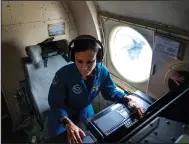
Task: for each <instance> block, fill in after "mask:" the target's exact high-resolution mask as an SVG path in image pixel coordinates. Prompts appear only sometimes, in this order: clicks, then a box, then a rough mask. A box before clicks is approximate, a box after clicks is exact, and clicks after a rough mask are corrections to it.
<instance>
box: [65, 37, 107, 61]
mask: <svg viewBox="0 0 189 144" xmlns="http://www.w3.org/2000/svg"><path fill="white" fill-rule="evenodd" d="M79 40H93V41H94V42H96V43H97V44H98V45H99V46H100V48H98V52H97V58H96V59H97V62H98V63H100V62H101V63H102V62H103V59H104V47H103V45H102V43H101V42H100V41H99V40H97V39H96V38H95V37H93V36H91V35H80V36H78V37H76V38H75V39H73V40H72V41H71V42H70V43H69V45H68V48H69V53H68V56H69V58H70V60H71V61H73V62H74V61H75V56H74V53H73V49H75V47H74V46H73V47H72V45H73V44H74V42H75V41H79Z"/></svg>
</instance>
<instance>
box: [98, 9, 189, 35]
mask: <svg viewBox="0 0 189 144" xmlns="http://www.w3.org/2000/svg"><path fill="white" fill-rule="evenodd" d="M98 14H99V16H101V17H105V18H111V19H115V20H117V21H119V22H121V21H124V22H129V23H132V24H133V25H136V26H140V27H143V28H146V29H152V28H154V29H155V31H157V30H160V31H165V32H169V33H173V34H178V35H181V36H186V37H188V38H189V31H186V30H182V29H180V28H176V27H172V26H169V25H165V24H161V23H155V22H152V21H148V20H143V19H138V18H132V17H128V16H121V15H117V14H113V13H110V12H106V11H99V12H98Z"/></svg>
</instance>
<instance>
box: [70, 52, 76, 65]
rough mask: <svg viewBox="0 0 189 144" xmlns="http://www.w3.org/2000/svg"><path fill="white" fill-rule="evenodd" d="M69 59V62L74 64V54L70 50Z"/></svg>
mask: <svg viewBox="0 0 189 144" xmlns="http://www.w3.org/2000/svg"><path fill="white" fill-rule="evenodd" d="M70 59H71V61H73V62H75V56H74V52H73V51H72V50H71V52H70Z"/></svg>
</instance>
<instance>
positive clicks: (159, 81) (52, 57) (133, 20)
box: [1, 0, 189, 144]
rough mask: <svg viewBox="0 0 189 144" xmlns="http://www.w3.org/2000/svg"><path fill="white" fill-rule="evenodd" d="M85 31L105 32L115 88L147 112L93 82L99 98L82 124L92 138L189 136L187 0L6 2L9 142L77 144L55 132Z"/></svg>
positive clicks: (4, 80)
mask: <svg viewBox="0 0 189 144" xmlns="http://www.w3.org/2000/svg"><path fill="white" fill-rule="evenodd" d="M80 35H89V36H93V37H95V42H97V41H98V42H97V43H98V45H99V46H100V47H101V48H100V52H101V57H100V58H101V59H100V62H99V66H101V67H106V68H107V71H108V74H109V76H110V78H111V80H112V82H113V83H114V84H115V86H116V87H115V89H114V90H116V91H119V92H120V93H122V94H124V95H125V97H124V98H126V99H129V100H132V101H134V102H135V103H137V104H138V105H139V106H140V108H142V109H143V113H142V114H139V113H138V112H137V108H136V106H132V105H130V103H129V102H130V101H129V102H125V101H124V102H122V101H111V100H109V99H108V98H107V95H110V94H111V92H112V91H111V89H108V86H107V87H106V88H107V90H108V91H107V95H106V94H105V95H103V92H102V91H101V90H102V89H101V88H99V87H98V86H96V87H95V85H92V90H93V89H97V90H98V92H99V93H97V94H96V95H95V97H94V98H93V99H92V101H90V102H91V103H90V104H91V105H92V107H93V109H94V115H92V116H89V117H87V118H86V119H85V120H82V121H80V122H79V123H77V124H75V126H76V127H78V128H80V129H81V130H83V131H84V133H85V136H83V137H81V139H82V143H128V144H130V143H189V1H187V0H177V1H174V0H169V1H2V2H1V142H2V143H39V144H42V143H49V144H50V143H68V138H69V133H68V129H67V130H66V131H64V132H61V133H59V134H57V135H55V136H50V135H49V132H50V131H51V129H49V128H48V122H49V121H50V120H49V114H50V109H51V108H50V104H49V93H50V88H51V86H52V85H53V84H54V85H56V84H57V83H58V82H60V81H59V78H58V77H56V74H57V71H58V70H60V69H62V68H65V67H69V66H70V65H74V66H75V64H74V62H75V63H76V61H73V60H72V57H71V56H70V53H71V44H72V42H73V41H72V40H77V39H76V37H78V36H80ZM87 39H89V40H91V39H90V38H85V40H87ZM92 40H93V41H94V39H92ZM73 45H76V44H75V43H74V44H73ZM73 47H74V46H73ZM76 53H77V52H76ZM76 53H75V55H76ZM82 58H83V57H82ZM84 58H85V57H84ZM95 58H96V57H95ZM97 58H98V57H97ZM65 69H66V68H65ZM95 70H96V69H95ZM65 71H66V70H65ZM94 72H96V71H94ZM97 72H98V71H97ZM100 72H101V71H99V73H100ZM99 75H100V74H99ZM63 77H64V78H65V79H66V80H67V81H69V82H70V81H75V80H76V77H75V75H74V74H73V75H72V73H69V72H67V73H65V74H64V75H63ZM65 79H63V78H62V79H61V81H62V83H63V84H64V80H65ZM66 80H65V81H66ZM65 83H66V82H65ZM63 86H65V85H63ZM63 86H62V87H63ZM100 86H101V85H100ZM72 91H73V92H74V93H75V94H80V93H81V92H82V87H81V86H80V85H79V84H76V85H74V86H73V87H72ZM94 91H95V90H94ZM60 93H61V92H60ZM67 96H69V95H67ZM65 97H66V95H65ZM52 98H53V96H52ZM68 99H69V98H68ZM76 99H78V101H76V103H75V104H77V105H79V104H81V103H83V100H82V99H79V98H76ZM58 100H59V102H60V101H61V100H60V99H58ZM61 102H62V101H61ZM61 102H60V103H61ZM57 107H58V106H57ZM76 110H77V109H76ZM67 117H68V118H69V115H68V116H67ZM55 120H57V122H58V121H59V120H60V119H59V118H57V119H55ZM61 122H62V121H61ZM66 122H67V121H66ZM49 123H50V122H49ZM61 124H62V128H63V125H64V124H63V122H62V123H61ZM66 124H67V123H66ZM66 124H65V128H67V127H66ZM70 143H74V141H73V142H70ZM75 143H77V142H76V141H75Z"/></svg>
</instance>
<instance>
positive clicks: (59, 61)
mask: <svg viewBox="0 0 189 144" xmlns="http://www.w3.org/2000/svg"><path fill="white" fill-rule="evenodd" d="M52 43H54V45H53V47H56V48H57V47H58V48H59V49H61V51H62V53H61V54H60V53H57V54H55V53H54V54H53V56H52V49H53V48H52V47H51V51H50V52H51V54H49V57H48V61H47V60H46V59H44V58H43V57H42V52H43V50H44V49H49V46H52ZM57 43H58V45H57ZM67 48H68V44H67V42H66V41H65V40H60V41H58V42H57V41H55V42H49V45H48V42H47V43H45V47H42V46H41V45H33V46H28V47H26V48H25V50H26V53H27V55H28V57H25V58H23V59H22V62H23V67H24V72H25V83H26V86H25V96H26V100H27V103H28V105H31V109H32V111H33V113H34V114H35V116H36V118H37V121H38V123H39V125H40V127H41V129H43V128H44V125H43V123H44V120H45V118H46V117H47V115H48V111H49V109H50V107H49V104H48V92H49V88H50V85H51V83H52V80H53V77H54V75H55V73H56V72H57V71H58V70H59V69H60V68H61V67H63V66H65V65H67V64H69V60H68V57H67ZM54 49H55V48H54ZM55 50H56V49H55ZM47 51H48V50H47ZM46 62H47V63H46ZM45 63H46V66H45Z"/></svg>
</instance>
